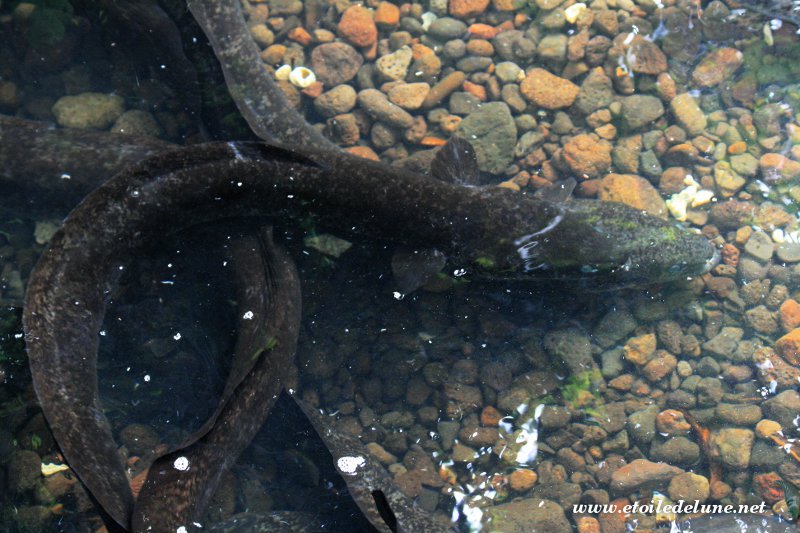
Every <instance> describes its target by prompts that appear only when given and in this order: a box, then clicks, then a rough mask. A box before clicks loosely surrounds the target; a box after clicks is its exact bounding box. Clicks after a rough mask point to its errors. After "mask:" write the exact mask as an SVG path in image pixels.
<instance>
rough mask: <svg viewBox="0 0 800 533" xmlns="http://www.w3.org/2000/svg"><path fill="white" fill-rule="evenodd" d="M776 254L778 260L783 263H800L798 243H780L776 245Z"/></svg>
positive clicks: (799, 246)
mask: <svg viewBox="0 0 800 533" xmlns="http://www.w3.org/2000/svg"><path fill="white" fill-rule="evenodd" d="M776 253H777V254H778V259H780V260H781V261H783V262H784V263H797V262H798V261H800V243H796V242H784V243H781V244H779V245H778V249H777V250H776Z"/></svg>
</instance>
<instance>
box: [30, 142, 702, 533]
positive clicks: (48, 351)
mask: <svg viewBox="0 0 800 533" xmlns="http://www.w3.org/2000/svg"><path fill="white" fill-rule="evenodd" d="M308 212H311V213H316V214H322V213H336V214H337V216H335V217H332V219H331V220H332V221H333V227H334V229H336V230H338V231H346V232H366V233H372V234H378V235H379V236H381V237H383V238H386V239H389V240H394V241H398V242H410V243H420V242H422V243H425V244H426V245H427V246H431V247H436V248H438V249H440V250H442V251H444V252H445V253H446V254H448V256H449V257H450V258H452V259H453V260H454V261H455V262H454V263H453V264H454V265H456V266H457V267H459V268H464V269H466V270H467V271H468V272H470V273H471V272H474V271H475V272H476V271H478V269H479V267H478V266H476V265H478V264H479V265H481V266H480V268H481V269H482V271H481V272H480V273H482V274H487V275H494V276H499V277H511V278H515V277H524V276H529V275H535V274H541V273H545V274H547V275H548V276H550V275H557V274H558V275H561V274H563V275H566V276H579V277H580V279H590V280H593V281H592V283H594V278H597V279H613V280H614V281H615V282H619V283H625V282H626V281H628V282H634V283H635V282H641V281H643V280H666V279H674V278H676V277H680V276H684V275H686V274H695V273H699V272H701V271H703V270H704V269H705V268H707V263H708V262H709V261H710V260H711V258H712V256H713V255H714V250H713V248H712V247H711V246H710V245H709V244H708V242H707V241H706V240H705V239H704V238H702V237H700V236H697V235H694V234H691V233H688V232H686V231H684V230H680V229H678V228H676V227H674V226H673V225H671V224H669V223H667V222H665V221H662V220H659V219H655V218H652V217H649V216H647V215H644V214H642V213H641V212H639V211H636V210H633V209H631V208H627V207H625V206H622V205H619V204H609V203H602V202H572V203H568V204H564V205H556V204H552V203H550V202H546V201H543V200H539V199H535V198H531V197H528V196H525V195H522V194H515V193H511V192H508V191H505V190H502V189H478V188H468V187H462V186H458V185H453V184H449V183H445V182H442V181H438V180H435V179H432V178H430V177H427V176H422V175H418V174H414V173H411V172H407V171H403V170H400V169H396V168H393V167H389V166H387V165H383V164H381V163H376V162H372V161H367V160H364V159H361V158H357V157H353V156H349V155H346V154H343V153H341V152H325V151H315V152H313V153H311V152H306V153H303V152H300V151H295V150H290V149H288V148H286V147H283V146H278V145H267V144H258V143H213V144H206V145H196V146H191V147H186V148H181V149H178V150H176V151H173V152H169V153H166V154H161V155H156V156H154V157H152V158H150V159H148V160H147V161H144V162H142V163H140V164H138V165H135V166H133V167H131V168H130V169H128V170H126V171H124V172H122V173H121V174H119V175H117V176H116V177H115V178H113V179H111V180H110V181H109V182H107V183H106V184H104V185H102V186H101V187H99V188H98V189H97V190H95V191H94V192H93V193H92V194H90V195H89V196H88V197H87V198H86V199H85V200H84V201H83V202H82V203H81V204H80V205H79V206H78V207H77V208H76V209H75V210H74V211H73V212H72V213H71V214H70V216H69V217H68V218H67V219H66V220H65V222H64V225H63V227H62V228H61V229H60V230H59V231H58V232H57V233H56V235H55V236H54V237H53V239H52V241H51V243H50V247H49V248H48V250H47V251H46V252H45V253H44V254H43V255H42V257H41V259H40V260H39V263H38V264H37V265H36V267H35V269H34V272H33V273H32V275H31V280H30V284H29V286H28V292H27V295H26V304H25V312H24V326H25V334H26V342H27V346H28V353H29V357H30V364H31V370H32V374H33V379H34V387H35V389H36V393H37V395H38V397H39V400H40V402H41V405H42V409H43V411H44V414H45V416H46V418H47V420H48V423H49V424H50V426H51V429H52V431H53V434H54V436H55V438H56V440H57V441H58V443H59V444H60V446H61V448H62V450H63V451H64V454H65V457H66V459H67V461H68V462H69V464H70V466H71V467H72V468H73V469H74V470H75V472H76V473H77V474H78V476H79V477H80V478H81V480H82V481H83V483H84V484H85V485H86V486H87V487H88V489H89V490H90V491H91V492H92V494H93V495H94V496H95V497H96V498H97V499H98V501H99V502H100V505H101V506H102V507H103V508H104V509H105V511H106V512H107V513H108V514H109V515H110V516H111V517H113V519H114V520H115V521H116V522H117V523H119V524H120V525H122V526H123V527H125V528H131V527H133V529H134V530H135V531H139V530H145V528H146V526H147V525H150V524H156V530H158V529H160V528H162V527H163V526H164V524H170V525H174V524H176V523H180V524H184V525H187V527H190V526H189V525H188V524H190V522H191V521H192V520H197V519H198V518H199V517H198V516H197V514H198V512H199V510H200V509H201V508H202V502H204V501H207V498H208V497H210V492H213V487H214V486H215V481H214V479H213V478H214V477H215V476H216V475H217V474H218V473H219V470H216V469H215V470H213V471H212V470H210V468H211V467H212V465H211V464H209V463H208V462H209V461H211V462H213V461H212V457H211V456H210V455H208V454H205V453H204V451H203V450H208V447H207V446H202V445H201V442H214V443H217V442H220V443H221V445H222V446H231V447H232V448H235V449H237V450H238V449H239V448H240V447H241V446H243V445H246V442H244V441H245V440H247V441H248V442H249V436H248V437H247V438H246V439H245V438H243V439H241V440H240V441H237V442H235V443H232V442H229V443H224V442H222V441H224V439H225V438H226V435H228V434H229V433H234V434H237V433H240V432H241V433H242V434H243V435H249V432H247V431H241V429H240V427H242V426H246V427H248V428H253V427H256V426H258V425H260V422H261V421H262V417H263V416H266V414H267V413H268V408H265V409H263V411H259V412H258V413H257V414H258V416H256V413H253V412H251V411H250V410H248V406H249V405H250V404H248V403H247V402H248V401H249V396H248V394H249V393H248V392H247V391H248V390H251V389H250V387H251V385H253V384H255V383H259V384H260V385H263V384H267V385H269V387H271V388H270V389H269V390H270V391H271V392H270V393H269V394H270V395H274V394H275V392H274V391H275V390H276V389H275V388H276V387H277V388H278V389H279V388H280V374H279V373H275V374H273V373H271V370H270V369H274V368H275V364H276V363H275V362H274V361H273V360H272V359H271V358H270V357H271V356H270V357H267V358H266V359H264V360H263V361H260V362H259V363H258V365H259V366H258V367H256V368H254V369H253V370H252V372H248V373H247V379H242V378H241V374H242V373H243V372H239V373H238V375H237V372H236V371H234V373H233V375H234V377H233V378H231V379H232V382H231V383H229V386H228V387H226V394H229V398H227V399H225V400H224V401H223V402H222V405H221V406H220V411H218V412H217V415H218V416H217V417H216V421H214V420H213V419H212V420H211V421H210V422H209V423H208V424H207V425H206V426H205V427H204V428H203V429H202V430H201V431H199V432H198V433H196V434H195V436H194V437H193V439H195V440H196V439H200V440H197V442H194V443H192V442H187V443H184V444H185V445H186V446H188V447H185V448H182V449H180V450H176V451H174V452H173V453H172V454H171V455H168V456H166V457H165V458H163V459H162V460H159V461H158V462H157V463H156V464H155V465H154V466H153V468H151V471H150V476H149V477H148V481H147V483H146V486H145V488H144V489H143V491H142V493H141V496H140V502H139V504H138V505H137V507H136V509H134V504H133V501H132V496H131V491H130V488H129V486H128V480H127V478H126V477H125V474H124V471H123V469H122V464H121V462H120V459H119V456H118V454H117V445H116V443H115V442H114V439H113V436H112V433H111V429H110V425H109V422H108V420H107V419H106V417H105V414H104V413H103V409H102V406H101V404H100V401H99V398H98V392H97V372H96V370H97V347H98V332H99V330H100V328H101V325H102V322H103V317H104V314H105V296H106V294H108V291H110V290H111V289H112V288H113V284H114V272H115V271H117V270H118V269H119V268H120V267H123V268H124V267H126V266H128V265H129V264H130V263H131V262H133V261H135V258H136V253H137V251H138V250H140V249H141V247H142V246H143V245H145V244H147V243H148V242H151V241H153V240H156V239H158V238H159V236H160V235H162V234H163V233H164V232H165V229H167V230H168V231H178V230H181V229H183V228H187V227H190V226H192V225H194V224H199V223H203V222H210V221H214V220H221V219H225V218H231V217H241V216H248V215H261V216H264V217H268V218H269V217H272V219H273V220H275V221H284V222H285V221H286V217H288V216H292V215H295V214H300V215H302V214H305V213H308ZM636 235H644V236H645V237H643V238H645V239H646V240H644V241H642V240H637V239H636V238H635V237H636ZM263 241H264V239H262V242H263ZM260 253H261V255H262V256H263V255H264V253H269V254H271V259H270V260H269V261H266V262H265V263H264V264H266V265H267V266H269V265H284V264H285V260H284V259H283V257H284V256H283V255H282V253H279V252H278V251H277V250H276V249H275V248H274V247H272V246H262V251H261V252H260ZM670 254H671V255H670ZM665 258H668V260H666V261H665ZM489 265H491V267H489ZM676 265H677V266H679V268H678V269H674V267H675V266H676ZM265 268H266V267H265ZM282 268H284V270H280V269H278V267H277V266H274V268H272V270H271V271H269V272H267V274H268V275H261V277H265V278H266V279H271V280H272V281H271V282H270V286H269V287H270V291H271V292H270V291H267V294H268V295H269V297H268V298H267V300H266V302H267V304H265V305H268V309H269V310H271V311H274V312H269V313H267V314H268V315H269V320H270V328H271V329H272V330H273V331H274V334H271V335H274V336H276V337H279V338H283V337H281V336H286V338H287V339H289V340H287V341H286V342H285V343H279V344H278V348H277V349H278V350H279V351H280V352H281V357H288V356H289V355H288V354H286V353H283V352H282V350H283V349H284V348H289V347H291V348H292V353H293V343H294V340H293V339H294V338H295V336H296V327H297V326H296V321H297V317H298V315H297V313H298V312H299V295H296V294H295V293H293V292H292V290H293V289H292V288H291V287H292V286H293V285H294V284H295V282H294V278H293V277H292V275H293V274H292V275H290V274H288V273H287V271H286V270H285V268H286V267H282ZM487 269H488V270H487ZM253 276H254V279H258V278H259V274H258V273H256V274H254V275H253ZM248 277H249V276H248ZM276 280H282V281H281V282H280V283H276V282H275V281H276ZM287 291H288V292H287ZM245 334H246V333H245ZM246 344H252V343H250V342H248V343H246ZM256 344H257V343H256ZM237 357H238V355H237ZM236 368H241V367H239V366H237V365H236V364H234V369H236ZM259 369H260V370H259ZM248 370H249V369H248ZM250 380H252V381H250ZM237 381H238V383H236V382H237ZM267 405H268V402H267ZM256 411H258V410H256ZM249 416H252V417H253V418H252V421H251V422H243V420H246V419H247V417H249ZM240 425H242V426H240ZM229 427H236V428H237V429H236V431H229ZM204 431H207V433H203V432H204ZM219 439H221V440H219ZM236 455H237V454H235V453H231V456H233V457H235V456H236ZM179 456H181V457H183V456H185V457H187V458H189V462H190V464H192V465H195V467H196V468H193V469H190V474H191V475H190V476H189V477H187V476H185V475H183V474H180V473H179V472H176V471H175V469H174V468H173V467H172V464H173V463H174V461H175V459H176V458H177V457H179ZM214 457H215V458H216V459H214V460H217V459H218V456H214ZM214 472H216V473H214Z"/></svg>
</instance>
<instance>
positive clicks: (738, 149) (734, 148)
mask: <svg viewBox="0 0 800 533" xmlns="http://www.w3.org/2000/svg"><path fill="white" fill-rule="evenodd" d="M745 150H747V144H746V143H745V142H744V141H739V142H735V143H733V144H732V145H730V146H728V153H729V154H731V155H739V154H743V153H744V152H745Z"/></svg>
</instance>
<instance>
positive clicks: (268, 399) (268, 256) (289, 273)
mask: <svg viewBox="0 0 800 533" xmlns="http://www.w3.org/2000/svg"><path fill="white" fill-rule="evenodd" d="M233 258H234V268H235V269H236V279H237V291H238V293H239V294H238V298H237V301H238V311H237V316H239V317H240V319H239V325H238V327H237V333H238V336H237V344H236V348H235V350H234V357H233V361H232V368H231V370H230V372H229V374H228V378H227V381H226V384H225V390H224V391H223V393H222V398H221V400H220V404H219V407H218V408H217V410H216V411H215V413H214V414H213V415H212V416H211V417H210V418H209V419H208V421H207V422H206V423H205V424H204V425H203V426H202V427H201V428H200V429H198V430H197V431H196V432H195V433H194V434H193V435H192V436H190V437H189V438H188V439H187V440H185V441H184V442H183V443H181V444H180V445H179V446H177V447H176V448H175V449H174V450H172V451H170V452H168V453H166V454H164V455H163V456H161V457H159V458H158V459H156V460H155V461H154V462H153V463H152V464H151V465H150V467H149V471H148V474H147V478H146V480H145V482H144V485H143V487H142V489H141V492H140V493H139V497H138V499H137V500H136V504H135V506H134V507H133V517H132V520H131V529H132V530H133V531H162V530H169V531H178V530H179V528H180V527H181V526H184V527H186V528H189V527H190V526H189V524H193V523H198V522H199V520H200V519H201V518H202V515H203V513H204V512H205V510H206V508H207V507H208V505H209V503H210V502H211V498H212V497H213V496H214V492H215V491H216V489H217V487H218V485H219V482H220V480H221V478H222V475H223V474H225V473H226V472H227V471H228V470H229V469H230V468H231V467H232V466H233V464H234V463H235V462H236V459H237V458H238V457H239V455H240V454H241V453H242V452H243V451H244V449H245V448H246V447H247V446H248V445H249V444H250V441H252V439H253V437H254V436H255V434H256V433H257V432H258V430H259V429H260V428H261V426H262V425H263V424H264V421H265V420H266V418H267V417H268V416H269V413H270V412H271V410H272V406H273V405H274V404H275V401H276V400H277V399H278V395H279V394H280V393H281V391H282V390H283V387H284V383H285V382H286V379H287V373H288V372H289V370H290V368H291V366H292V361H293V358H294V353H295V350H296V347H297V337H298V332H299V328H300V308H301V298H300V281H299V279H298V275H297V270H296V268H295V266H294V262H293V261H292V260H291V258H290V257H289V256H288V254H287V253H286V252H285V251H284V250H283V249H282V248H280V247H279V246H277V245H276V244H275V243H274V242H273V240H272V232H271V229H269V228H262V229H261V230H259V232H258V233H257V235H256V236H253V237H245V238H242V239H240V240H239V241H237V242H236V243H234V251H233ZM126 499H127V498H126ZM125 512H128V511H125ZM192 529H193V528H192Z"/></svg>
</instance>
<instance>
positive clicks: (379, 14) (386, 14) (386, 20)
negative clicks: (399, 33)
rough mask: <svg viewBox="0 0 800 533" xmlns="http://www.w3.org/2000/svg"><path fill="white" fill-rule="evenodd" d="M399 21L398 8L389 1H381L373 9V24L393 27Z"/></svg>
mask: <svg viewBox="0 0 800 533" xmlns="http://www.w3.org/2000/svg"><path fill="white" fill-rule="evenodd" d="M399 22H400V8H398V7H397V6H396V5H394V4H393V3H391V2H381V3H380V4H378V7H377V8H376V9H375V24H377V25H378V26H381V27H382V28H393V27H395V26H397V24H398V23H399Z"/></svg>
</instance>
